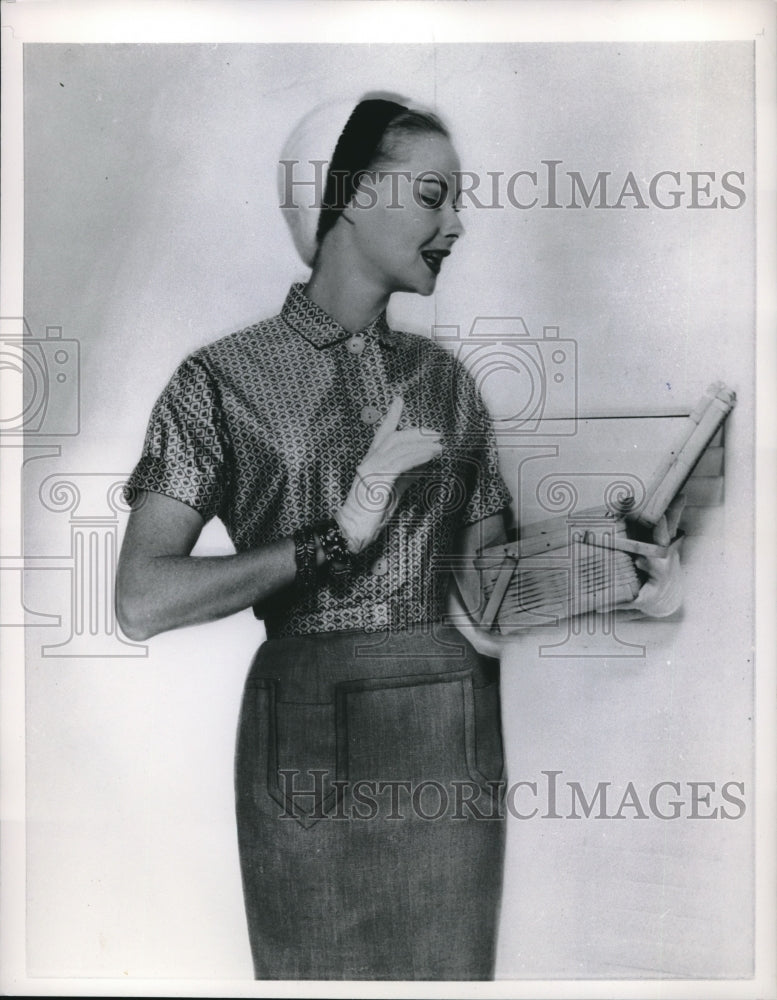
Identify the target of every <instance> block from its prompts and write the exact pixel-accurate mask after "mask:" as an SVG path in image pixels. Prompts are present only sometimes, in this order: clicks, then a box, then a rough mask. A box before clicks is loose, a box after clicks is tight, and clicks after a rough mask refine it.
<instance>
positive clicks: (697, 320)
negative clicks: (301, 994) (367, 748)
mask: <svg viewBox="0 0 777 1000" xmlns="http://www.w3.org/2000/svg"><path fill="white" fill-rule="evenodd" d="M416 9H417V8H415V6H411V5H408V6H407V10H408V11H409V12H410V11H414V10H416ZM408 16H409V17H412V16H413V15H412V13H409V14H408ZM752 34H753V35H754V32H752ZM753 87H754V48H753V38H752V37H750V40H749V41H747V40H743V41H742V42H737V43H733V44H732V43H730V42H729V43H715V42H706V43H703V44H695V43H692V42H691V43H680V42H672V43H664V44H645V43H639V42H634V41H631V42H622V43H618V42H613V43H611V44H608V45H601V44H581V43H579V44H574V45H568V44H531V45H528V44H522V45H521V44H509V45H498V44H493V43H491V44H488V45H483V44H465V45H455V46H449V45H446V44H436V45H432V44H428V43H427V44H415V45H409V44H405V45H401V46H387V45H381V44H371V45H369V46H367V45H363V44H362V45H350V46H343V45H339V44H338V45H299V44H284V45H261V46H257V45H210V44H201V45H195V46H185V47H182V46H165V47H160V46H147V45H137V44H133V45H114V46H91V47H83V46H80V45H77V44H76V45H66V44H60V45H56V46H45V47H44V46H41V45H37V46H28V47H27V48H26V51H25V91H26V97H25V102H26V103H25V113H26V118H25V206H26V218H25V223H26V225H25V257H24V260H25V296H24V303H23V311H24V315H25V317H26V318H27V320H28V322H29V324H30V327H31V329H32V330H33V332H34V333H35V334H36V335H38V336H42V334H43V331H44V330H45V327H46V326H47V325H57V326H61V327H62V328H63V336H65V337H74V338H77V339H78V340H79V342H80V345H81V371H80V377H81V393H82V395H81V404H82V405H81V416H82V424H81V427H82V429H81V433H80V434H79V435H78V436H77V437H76V438H73V439H69V440H63V441H60V442H59V443H60V444H62V451H61V455H60V457H58V458H42V459H39V460H37V461H35V462H32V463H30V464H28V467H27V473H26V475H25V481H24V490H25V499H26V512H27V533H26V537H25V551H26V552H27V553H28V554H33V555H35V556H41V557H43V556H62V555H66V554H67V552H68V550H69V544H70V541H69V538H70V534H69V532H70V528H69V525H68V523H67V522H68V519H67V515H66V514H61V513H60V514H55V513H53V512H51V511H49V510H47V509H45V508H43V507H42V506H41V504H40V502H39V500H38V495H37V491H38V486H39V484H40V482H41V480H42V479H43V478H45V476H47V475H49V474H52V473H59V474H62V475H63V476H66V477H67V476H71V477H72V476H73V475H75V476H78V475H83V474H85V473H96V472H112V473H114V472H115V473H119V474H121V473H126V472H128V471H129V470H130V469H131V467H132V464H133V463H134V461H135V460H136V458H137V454H138V452H139V448H140V444H141V441H142V433H143V428H144V425H145V420H146V418H147V415H148V411H149V410H150V407H151V404H152V403H153V400H154V398H155V397H156V395H157V394H158V392H159V391H160V390H161V388H162V386H163V385H164V383H165V381H166V380H167V378H168V377H169V374H170V373H171V371H172V369H173V367H174V366H175V364H176V363H177V362H178V361H179V360H180V359H181V358H182V357H183V356H185V354H187V353H188V352H189V351H191V350H192V349H194V348H196V347H198V346H200V345H201V344H203V343H206V342H208V341H209V340H212V339H214V338H215V337H217V336H219V335H221V334H223V333H227V332H229V331H230V330H232V329H236V328H237V327H239V326H242V325H245V324H247V323H249V322H252V321H254V320H256V319H260V318H263V317H265V316H268V315H271V314H273V313H274V312H276V311H277V309H278V307H279V305H280V303H281V302H282V300H283V297H284V295H285V292H286V289H287V287H288V284H289V282H290V281H291V280H293V279H295V278H300V277H304V274H305V271H304V268H302V266H301V265H300V264H299V262H298V260H297V258H296V257H295V254H294V252H293V247H292V245H291V241H290V239H289V238H288V235H287V234H286V232H285V229H284V227H283V221H282V219H281V216H280V212H279V211H278V210H277V208H275V207H274V206H275V204H276V201H275V162H276V158H277V154H278V150H279V149H280V146H281V145H282V142H283V140H284V138H285V136H286V134H287V133H288V131H289V129H290V128H291V126H292V125H293V123H294V122H296V120H297V119H298V118H299V117H300V116H301V115H302V114H303V113H304V112H305V111H307V110H308V109H309V108H310V107H311V106H312V105H313V104H314V103H316V102H317V101H318V100H320V99H325V98H327V97H329V96H339V95H340V94H341V93H342V92H343V91H344V90H346V91H348V92H355V93H356V94H358V93H359V92H360V91H362V90H372V89H376V88H386V89H393V90H398V91H399V92H401V93H406V94H409V95H412V96H413V97H415V98H416V99H417V100H420V101H422V102H425V103H429V104H433V105H435V106H436V107H437V108H438V109H439V111H440V113H441V114H442V115H443V116H444V117H446V118H447V119H448V120H449V121H450V123H451V125H452V128H453V132H454V136H455V139H456V140H457V147H458V149H459V152H460V155H461V159H462V165H463V166H464V168H465V169H472V170H476V171H479V172H484V171H486V170H503V171H505V172H506V173H508V174H509V173H512V172H514V171H516V170H519V169H525V170H541V169H542V168H541V164H540V161H541V160H542V159H560V160H562V161H563V165H562V168H561V169H571V170H578V171H580V172H581V173H582V174H583V176H584V177H586V178H587V179H589V180H592V179H593V177H594V176H595V174H596V172H597V171H599V170H609V171H612V174H613V179H614V182H615V190H616V192H617V190H618V184H617V179H619V178H623V177H624V176H625V174H626V173H627V172H628V171H629V170H631V171H633V172H634V174H635V176H636V177H637V178H638V179H641V180H643V181H644V180H645V179H647V178H650V177H651V176H652V175H653V174H654V173H656V172H657V171H658V170H662V169H668V170H677V171H680V172H681V173H685V172H687V171H689V170H710V171H715V172H716V176H718V177H719V176H720V174H721V173H723V172H725V171H726V170H738V171H743V172H744V173H745V177H746V180H745V184H744V186H745V189H746V192H747V201H746V203H745V205H744V206H743V207H742V208H741V209H738V210H735V211H721V210H703V211H702V210H696V211H694V210H690V209H687V208H680V209H678V210H676V211H671V212H667V211H660V210H658V209H656V208H651V209H648V210H634V209H631V208H626V209H623V210H603V211H602V210H593V209H588V210H580V211H573V210H552V209H545V210H543V209H535V210H532V211H527V212H521V211H520V210H517V209H514V208H512V207H506V208H505V209H503V210H500V211H494V212H489V211H484V210H475V209H468V210H467V211H466V213H465V217H464V221H465V225H466V227H467V233H466V237H465V238H464V239H462V240H461V242H460V246H458V247H457V249H456V253H455V255H454V257H453V258H451V261H450V262H449V263H450V266H449V267H448V266H447V265H446V273H445V275H444V276H443V277H442V278H441V280H440V282H439V290H438V293H437V294H436V295H435V297H434V298H433V299H431V300H425V301H423V302H421V301H413V300H411V299H409V298H403V299H402V300H401V301H400V300H398V301H397V302H396V303H395V305H394V309H393V313H392V318H393V321H394V324H395V325H397V326H403V327H405V328H409V329H413V330H416V331H418V332H421V333H423V332H425V331H427V332H428V331H429V329H430V327H431V326H432V324H433V323H439V324H446V325H451V324H454V325H459V326H460V327H461V328H462V329H463V330H468V329H469V327H470V326H471V323H472V321H473V320H474V319H475V317H476V316H478V315H515V314H518V315H522V316H523V317H524V318H525V320H526V322H527V324H528V326H529V329H530V331H531V332H532V333H533V334H535V335H537V336H539V335H540V332H541V328H542V326H543V325H557V326H559V327H560V330H561V335H562V336H563V337H567V338H572V339H574V340H575V341H576V344H577V351H578V358H579V369H578V390H579V406H580V413H581V414H582V415H583V416H586V417H590V418H596V417H601V416H603V415H612V414H633V415H639V414H656V413H662V412H678V411H681V410H683V409H684V410H686V411H687V410H688V409H689V408H690V406H691V405H692V404H693V403H694V402H695V401H696V399H697V397H698V396H699V395H700V393H701V392H702V391H703V389H704V388H705V386H706V385H707V384H708V383H709V382H710V381H712V380H713V379H715V378H724V379H725V380H726V381H727V382H728V383H729V384H731V385H732V386H733V387H734V388H735V389H736V390H737V392H738V394H739V397H740V402H739V406H738V408H737V410H736V411H735V414H734V418H733V419H732V421H731V425H730V428H729V433H728V436H727V441H726V450H727V466H726V503H725V507H723V508H717V509H714V510H713V509H708V510H705V511H703V512H701V513H699V512H697V513H696V514H695V515H694V516H693V517H691V518H690V520H689V527H690V529H691V531H692V534H691V536H690V537H689V539H688V544H687V546H686V554H685V555H686V560H685V561H686V567H687V568H686V575H687V581H686V585H687V593H688V596H687V600H686V606H685V610H684V613H683V615H682V617H681V618H680V620H675V621H671V622H666V623H645V624H642V625H636V624H633V625H629V626H624V627H623V628H624V630H623V635H624V637H626V638H627V639H628V640H629V641H636V642H642V643H645V644H646V645H647V647H648V655H647V657H646V658H641V659H623V660H620V661H612V660H611V661H608V662H604V661H602V660H586V659H584V658H582V657H580V658H566V659H559V658H548V657H542V656H540V655H539V650H538V646H539V640H538V639H536V638H535V639H533V640H531V641H527V640H524V641H523V642H522V643H521V644H520V646H518V647H517V648H516V650H515V651H513V652H510V653H509V654H508V655H507V656H506V658H505V663H504V683H503V690H504V694H503V699H504V716H505V720H504V721H505V730H506V738H507V748H508V767H509V770H510V777H511V778H512V779H513V780H522V779H523V780H539V779H540V777H541V771H542V770H543V769H558V770H562V771H563V772H564V775H565V777H566V778H568V779H570V780H578V781H580V782H581V783H582V784H583V785H584V787H587V788H592V787H593V786H594V785H595V784H596V782H597V781H600V780H611V781H613V782H614V785H615V787H618V788H622V787H623V786H624V785H625V784H626V782H628V781H633V782H634V783H635V785H636V786H637V787H638V788H639V789H640V790H643V789H644V790H646V791H647V790H649V788H650V787H651V785H652V784H654V783H655V782H656V781H660V780H675V781H679V782H687V781H692V780H697V781H698V780H702V781H715V782H716V783H717V785H718V786H719V785H720V784H722V783H723V782H724V781H728V780H738V781H744V782H745V783H746V787H747V789H748V792H747V796H746V797H747V800H748V813H747V814H746V816H745V817H744V818H743V819H742V820H739V821H736V822H725V821H720V820H714V821H713V820H710V821H689V820H686V819H682V820H678V821H676V822H673V823H665V822H661V821H660V820H657V819H651V820H648V821H639V820H631V819H628V820H621V821H608V822H602V823H597V822H596V821H595V820H585V821H578V822H577V823H576V822H574V821H564V822H558V823H554V822H553V821H542V820H535V821H533V822H525V823H521V822H520V821H514V822H512V823H511V825H510V831H509V845H508V846H509V851H508V867H507V872H506V880H505V899H504V906H503V923H502V932H501V938H500V951H499V962H498V968H497V975H498V976H499V977H501V978H506V979H511V978H526V977H530V978H548V979H556V978H559V979H573V978H578V977H579V978H589V977H593V978H613V979H614V978H620V977H626V978H636V979H640V978H652V977H664V976H668V977H670V978H675V977H677V978H689V977H690V978H702V977H707V976H709V977H711V978H717V977H726V978H734V979H736V978H747V977H749V976H751V975H752V971H753V969H752V946H753V933H754V922H753V907H754V894H753V840H752V827H751V825H750V820H751V818H752V813H753V807H754V789H753V770H752V766H753V758H752V748H753V728H752V727H753V705H754V701H753V674H752V669H753V663H752V661H753V656H752V644H753V638H754V630H753V622H752V608H753V589H752V577H751V567H752V557H753V549H752V530H753V519H752V509H753V469H754V465H753V457H754V456H753V420H754V393H753V388H754V358H755V353H754V346H755V341H754V326H755V311H754V307H755V292H756V289H755V283H754V265H755V246H754V232H755V229H754V214H753V209H754V202H755V177H754V106H753V96H752V95H753ZM4 314H5V315H7V311H4ZM53 405H57V402H56V400H55V401H54V404H53ZM667 427H668V425H667V423H666V421H664V422H661V421H656V420H651V421H650V422H645V421H621V422H612V421H602V420H596V419H592V420H589V421H588V422H586V423H585V424H583V425H581V427H580V433H579V434H578V435H577V437H576V438H574V439H572V440H570V441H561V442H556V443H559V445H560V449H561V450H560V454H559V457H558V460H557V462H556V464H553V465H548V466H547V470H553V471H558V472H571V473H574V472H580V471H588V472H590V471H597V470H601V471H608V472H613V471H618V472H623V471H635V472H637V473H638V474H640V475H644V474H645V473H646V472H647V471H648V470H649V469H650V468H651V467H652V465H653V464H654V463H655V461H657V458H658V455H659V454H660V449H662V448H663V447H664V446H665V442H666V440H667V438H666V435H667ZM520 457H524V454H523V453H519V452H518V451H517V450H516V449H510V448H506V449H505V450H504V454H503V459H504V469H505V474H506V477H507V479H508V482H509V484H510V485H511V487H512V488H513V489H514V491H515V493H516V496H518V495H519V494H520V497H519V503H523V502H524V501H523V499H521V498H522V497H523V490H524V489H528V488H529V487H526V486H525V484H521V485H520V487H519V481H518V462H519V460H520ZM537 464H539V463H537ZM547 470H544V471H547ZM532 488H533V486H532ZM225 546H226V540H225V538H224V536H223V533H222V532H221V531H220V529H219V528H218V526H211V527H209V528H208V530H207V532H206V534H205V535H204V536H203V540H202V543H201V548H202V551H224V550H225ZM68 579H69V578H68V575H67V572H66V571H65V570H61V569H60V570H54V569H51V568H49V569H48V570H38V571H37V572H30V573H29V574H28V580H27V591H26V598H25V600H26V603H27V606H28V608H32V609H34V610H36V611H45V612H48V613H51V614H59V615H61V616H62V627H61V629H59V630H57V629H55V628H48V629H42V628H35V627H30V628H28V629H27V637H28V659H27V687H26V691H27V744H26V745H27V757H26V760H27V813H26V817H27V838H26V845H27V970H28V973H29V974H30V975H32V976H57V977H58V976H81V977H93V976H100V977H122V976H129V977H147V978H163V977H170V976H173V977H182V978H183V977H185V978H192V979H197V978H204V977H207V978H213V979H229V978H233V977H234V978H246V977H248V976H250V960H249V956H248V946H247V939H246V934H245V929H244V918H243V913H242V901H241V898H240V887H239V874H238V868H237V854H236V846H235V838H234V829H233V818H232V789H231V769H232V751H233V739H234V731H235V724H236V718H237V711H238V704H239V698H240V692H241V685H242V681H243V678H244V675H245V671H246V669H247V665H248V662H249V659H250V656H251V653H252V651H253V649H254V648H255V646H256V645H257V643H258V642H259V641H260V639H261V637H262V630H261V626H260V625H259V624H258V623H256V622H255V621H254V620H253V618H252V616H251V615H250V613H244V614H242V615H239V616H236V617H235V618H233V619H230V620H229V621H226V622H221V623H218V624H216V625H208V626H203V627H199V628H196V629H190V630H187V631H185V632H181V633H178V634H171V635H167V636H162V637H158V638H156V639H154V640H152V641H151V642H150V643H149V644H148V655H147V656H145V657H142V658H133V659H129V658H126V659H124V658H105V657H97V658H90V657H81V658H70V659H65V658H57V657H54V658H52V657H50V656H44V655H41V646H43V645H46V644H49V643H52V642H61V641H64V640H65V639H66V638H67V636H68V633H69V628H70V625H71V621H70V616H71V614H72V609H71V605H70V598H69V591H68V582H67V581H68ZM629 630H630V631H629Z"/></svg>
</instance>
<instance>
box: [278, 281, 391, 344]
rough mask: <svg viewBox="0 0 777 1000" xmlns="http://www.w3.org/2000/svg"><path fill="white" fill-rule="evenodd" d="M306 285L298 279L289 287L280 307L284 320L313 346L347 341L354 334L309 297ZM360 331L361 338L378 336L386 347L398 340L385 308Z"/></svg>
mask: <svg viewBox="0 0 777 1000" xmlns="http://www.w3.org/2000/svg"><path fill="white" fill-rule="evenodd" d="M304 287H305V286H304V285H303V284H302V282H296V283H295V284H293V285H292V286H291V288H290V289H289V294H288V295H287V296H286V301H285V302H284V303H283V309H282V310H281V317H282V318H283V320H284V322H285V323H286V324H288V326H290V327H291V328H292V329H293V330H296V331H297V333H299V334H300V335H301V336H302V337H304V338H305V340H307V341H309V342H310V343H311V344H313V346H314V347H328V346H329V345H330V344H336V343H339V342H340V341H341V340H347V339H348V338H349V337H350V336H351V334H350V333H349V332H348V331H347V330H346V329H345V328H344V327H342V326H340V324H339V323H338V322H337V320H334V319H332V317H331V316H330V315H329V313H327V312H325V311H324V310H323V309H322V308H321V306H318V305H316V303H315V302H313V301H312V300H311V299H309V298H308V297H307V295H305V292H304V290H303V289H304ZM359 334H360V336H362V337H377V338H378V339H379V340H380V342H381V344H384V345H385V346H387V347H393V346H394V344H395V343H396V334H395V333H394V331H393V330H391V329H390V327H389V325H388V322H387V320H386V311H385V309H384V310H383V312H381V313H380V314H379V315H378V316H376V317H375V319H374V320H373V321H372V322H371V323H369V324H368V325H367V326H365V328H364V329H363V330H360V331H359Z"/></svg>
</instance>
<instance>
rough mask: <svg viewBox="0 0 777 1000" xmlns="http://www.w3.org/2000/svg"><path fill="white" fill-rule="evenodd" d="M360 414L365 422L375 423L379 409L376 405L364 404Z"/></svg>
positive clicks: (377, 419) (378, 418)
mask: <svg viewBox="0 0 777 1000" xmlns="http://www.w3.org/2000/svg"><path fill="white" fill-rule="evenodd" d="M361 416H362V420H363V421H364V423H365V424H377V422H378V421H379V420H380V410H379V409H378V408H377V407H376V406H365V407H363V408H362V414H361Z"/></svg>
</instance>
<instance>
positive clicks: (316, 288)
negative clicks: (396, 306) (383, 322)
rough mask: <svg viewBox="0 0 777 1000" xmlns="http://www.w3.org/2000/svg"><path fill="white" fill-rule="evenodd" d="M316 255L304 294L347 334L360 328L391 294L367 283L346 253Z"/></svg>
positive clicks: (371, 318) (368, 321)
mask: <svg viewBox="0 0 777 1000" xmlns="http://www.w3.org/2000/svg"><path fill="white" fill-rule="evenodd" d="M334 249H335V248H334V247H332V248H330V247H327V251H330V252H327V253H326V254H322V255H320V257H319V258H318V260H317V261H316V263H315V265H314V267H313V273H312V274H311V276H310V281H309V282H308V283H307V285H306V286H305V294H306V295H307V297H308V298H309V299H310V300H311V301H312V302H315V303H316V305H317V306H320V307H321V308H322V309H323V310H324V312H326V313H328V314H329V315H330V316H331V317H332V319H334V320H336V321H337V322H338V323H339V324H340V326H342V327H343V329H345V330H347V331H348V332H349V333H356V332H357V331H358V330H363V329H364V327H365V326H368V325H369V324H370V323H371V322H372V320H374V319H375V317H376V316H377V315H379V313H381V312H382V311H383V310H384V309H385V308H386V306H387V305H388V300H389V297H390V295H391V293H390V292H388V291H386V289H385V288H384V287H382V286H381V285H379V284H377V283H374V282H371V281H370V280H369V279H368V278H367V276H365V274H364V273H363V271H362V270H360V269H359V268H358V267H354V266H353V260H352V259H351V257H350V255H349V254H347V253H337V252H331V251H332V250H334Z"/></svg>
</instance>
